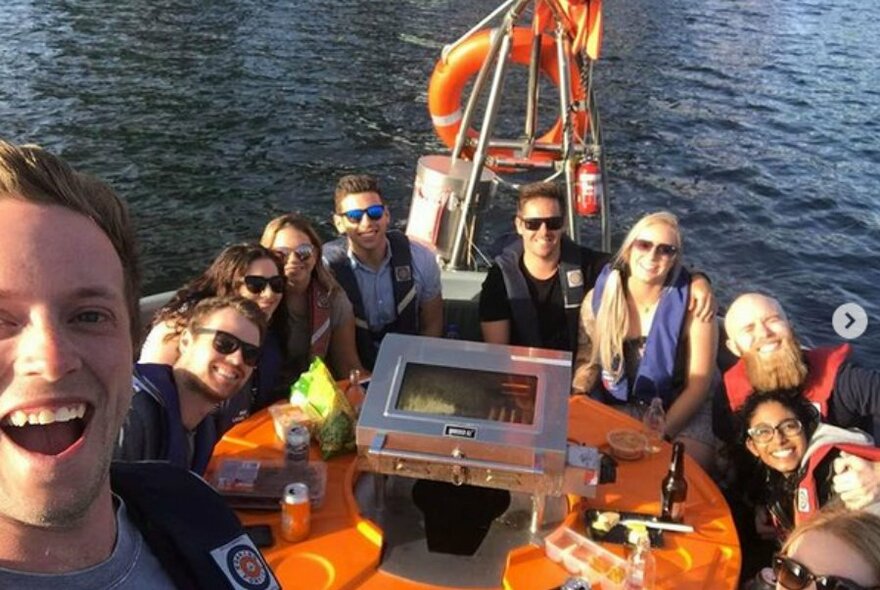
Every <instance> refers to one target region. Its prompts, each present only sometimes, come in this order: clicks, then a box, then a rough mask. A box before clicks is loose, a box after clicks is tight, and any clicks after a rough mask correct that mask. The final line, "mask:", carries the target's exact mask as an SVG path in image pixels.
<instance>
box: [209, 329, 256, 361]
mask: <svg viewBox="0 0 880 590" xmlns="http://www.w3.org/2000/svg"><path fill="white" fill-rule="evenodd" d="M193 332H195V333H196V334H213V335H214V340H213V341H212V344H213V345H214V350H216V351H217V352H219V353H220V354H232V353H234V352H235V351H236V350H238V349H239V348H240V349H241V358H242V360H243V361H244V364H246V365H247V366H249V367H256V366H257V361H259V360H260V347H259V346H256V345H254V344H249V343H247V342H244V341H243V340H241V339H240V338H239V337H238V336H233V335H232V334H230V333H229V332H224V331H223V330H215V329H213V328H195V329H194V330H193Z"/></svg>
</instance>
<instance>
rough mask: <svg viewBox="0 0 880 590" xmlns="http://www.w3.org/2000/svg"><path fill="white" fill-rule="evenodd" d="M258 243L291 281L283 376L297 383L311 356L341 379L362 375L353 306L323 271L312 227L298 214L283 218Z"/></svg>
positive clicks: (273, 223) (316, 236) (276, 219)
mask: <svg viewBox="0 0 880 590" xmlns="http://www.w3.org/2000/svg"><path fill="white" fill-rule="evenodd" d="M260 243H261V244H262V245H263V246H265V247H266V248H269V249H271V250H272V251H274V252H276V253H277V254H278V255H280V256H281V257H282V258H283V263H284V274H285V276H286V277H287V289H286V294H285V305H284V309H283V311H284V314H283V318H284V322H285V326H286V330H285V333H286V334H287V341H286V350H287V358H286V362H285V366H284V371H283V378H284V379H285V380H286V381H293V380H295V379H296V378H297V377H298V376H299V374H300V373H301V372H302V371H304V370H305V369H307V368H308V365H309V362H310V359H311V358H312V357H313V356H320V357H322V358H325V359H326V360H327V363H328V366H329V367H330V369H331V370H332V372H333V374H334V375H335V376H336V378H337V379H341V378H344V377H348V376H349V374H350V372H351V370H352V369H358V370H361V371H362V370H363V366H362V365H361V361H360V358H359V357H358V353H357V347H356V345H355V326H354V312H353V311H352V307H351V302H350V301H349V300H348V297H347V296H346V295H345V292H344V291H343V290H342V288H341V287H340V286H339V283H337V282H336V280H335V279H334V278H333V276H332V275H331V274H330V272H329V271H328V270H327V269H326V268H325V267H324V265H323V263H322V260H321V259H322V249H321V239H320V238H319V237H318V234H317V232H316V231H315V229H314V228H313V227H312V224H311V223H309V221H308V220H307V219H306V218H305V217H303V216H302V215H299V214H297V213H289V214H286V215H281V216H279V217H276V218H275V219H273V220H272V221H270V222H269V223H268V224H266V228H265V229H264V230H263V237H262V238H260Z"/></svg>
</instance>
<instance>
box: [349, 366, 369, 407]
mask: <svg viewBox="0 0 880 590" xmlns="http://www.w3.org/2000/svg"><path fill="white" fill-rule="evenodd" d="M366 397H367V392H366V391H364V386H363V385H361V372H360V371H359V370H357V369H352V370H351V373H349V375H348V387H347V388H346V389H345V398H346V399H347V400H348V403H349V404H351V408H352V409H353V410H354V414H355V416H360V415H361V406H363V405H364V399H365V398H366Z"/></svg>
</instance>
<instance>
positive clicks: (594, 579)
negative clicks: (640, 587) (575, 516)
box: [544, 526, 626, 590]
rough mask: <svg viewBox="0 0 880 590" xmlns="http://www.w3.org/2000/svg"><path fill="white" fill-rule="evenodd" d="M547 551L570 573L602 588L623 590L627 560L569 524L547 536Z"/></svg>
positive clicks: (545, 543) (604, 589)
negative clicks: (581, 533)
mask: <svg viewBox="0 0 880 590" xmlns="http://www.w3.org/2000/svg"><path fill="white" fill-rule="evenodd" d="M544 551H545V552H546V553H547V557H549V558H550V559H551V560H552V561H555V562H556V563H558V564H560V565H561V566H562V567H564V568H565V569H566V570H567V571H568V572H569V573H571V574H573V575H575V576H580V577H582V578H585V579H587V580H588V581H589V582H590V584H593V585H600V586H601V588H602V590H623V584H624V579H625V578H626V560H625V559H623V558H620V557H618V556H617V555H615V554H613V553H611V552H610V551H608V550H607V549H604V548H603V547H602V546H601V545H598V544H596V543H594V542H593V541H591V540H589V539H587V538H586V537H584V536H582V535H579V534H577V533H576V532H574V531H573V530H571V529H570V528H568V527H567V526H561V527H559V528H558V529H556V530H555V531H553V532H552V533H550V534H549V535H547V537H546V538H545V539H544Z"/></svg>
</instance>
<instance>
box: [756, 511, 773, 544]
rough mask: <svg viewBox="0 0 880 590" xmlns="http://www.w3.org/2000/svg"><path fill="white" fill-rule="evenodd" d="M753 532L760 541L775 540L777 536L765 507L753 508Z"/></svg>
mask: <svg viewBox="0 0 880 590" xmlns="http://www.w3.org/2000/svg"><path fill="white" fill-rule="evenodd" d="M755 532H756V533H758V536H759V537H761V538H762V539H775V538H776V537H777V536H778V532H777V531H776V527H774V526H773V520H772V519H771V518H770V513H769V512H768V511H767V508H766V507H765V506H755Z"/></svg>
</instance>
